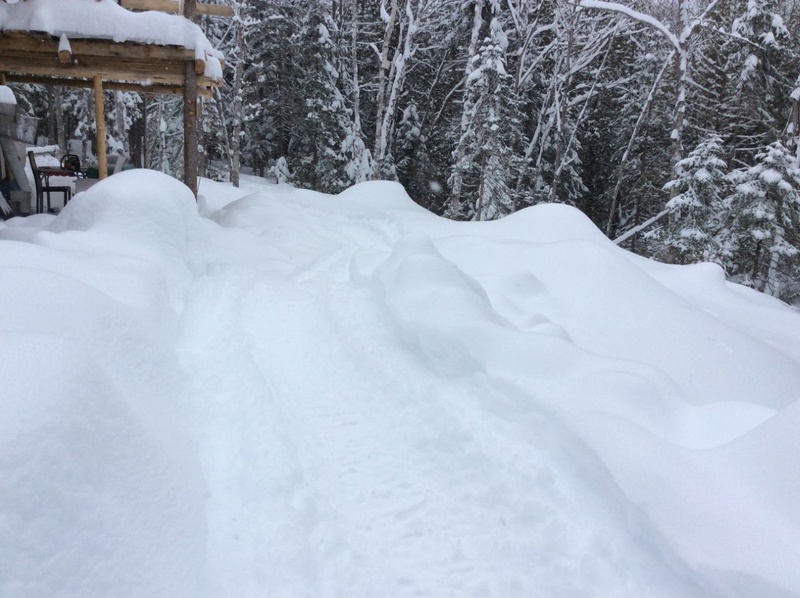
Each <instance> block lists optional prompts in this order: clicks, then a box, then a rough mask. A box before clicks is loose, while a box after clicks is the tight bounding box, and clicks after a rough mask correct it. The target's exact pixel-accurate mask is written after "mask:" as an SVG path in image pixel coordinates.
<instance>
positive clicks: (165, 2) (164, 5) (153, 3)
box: [120, 0, 233, 17]
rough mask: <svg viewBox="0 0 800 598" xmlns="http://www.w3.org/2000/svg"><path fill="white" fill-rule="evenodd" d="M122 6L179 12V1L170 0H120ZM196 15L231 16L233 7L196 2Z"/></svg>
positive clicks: (129, 8)
mask: <svg viewBox="0 0 800 598" xmlns="http://www.w3.org/2000/svg"><path fill="white" fill-rule="evenodd" d="M120 6H122V8H127V9H128V10H157V11H159V12H166V13H171V14H180V3H179V2H174V1H172V0H122V1H121V2H120ZM196 10H197V13H196V14H198V15H208V16H212V17H232V16H233V9H232V8H231V7H230V6H227V5H225V4H202V3H198V4H197V9H196Z"/></svg>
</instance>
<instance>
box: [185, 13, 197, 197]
mask: <svg viewBox="0 0 800 598" xmlns="http://www.w3.org/2000/svg"><path fill="white" fill-rule="evenodd" d="M196 9H197V3H196V0H184V2H183V16H184V17H186V18H187V19H188V20H190V21H194V17H195V15H196ZM184 72H185V74H184V80H183V182H184V183H185V184H186V186H187V187H189V189H191V190H192V193H194V196H195V197H197V163H198V160H197V73H196V72H195V64H194V61H193V60H191V61H187V62H186V64H185V69H184Z"/></svg>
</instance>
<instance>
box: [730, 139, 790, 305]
mask: <svg viewBox="0 0 800 598" xmlns="http://www.w3.org/2000/svg"><path fill="white" fill-rule="evenodd" d="M757 161H758V162H757V164H756V165H755V166H753V167H751V168H747V169H743V170H741V171H738V172H736V173H735V175H734V177H733V180H734V181H735V182H736V183H737V184H736V189H735V192H734V194H733V195H732V197H731V199H730V202H731V205H732V209H733V211H734V214H736V215H737V217H736V220H735V223H734V229H733V232H734V235H735V237H736V240H737V247H736V255H735V263H736V266H737V272H736V273H735V274H736V275H737V278H738V279H739V280H740V281H741V282H742V283H744V284H746V285H748V286H752V287H754V288H756V289H758V290H760V291H764V292H766V293H769V294H771V295H774V296H776V297H780V298H782V299H786V300H790V299H792V298H794V297H796V296H797V295H798V293H800V284H799V283H798V281H800V168H798V167H797V164H796V161H795V158H794V156H793V155H792V154H791V152H790V151H789V150H788V149H787V148H786V147H785V146H784V145H783V144H782V143H781V142H779V141H776V142H774V143H772V144H771V145H769V147H767V148H766V150H765V151H763V152H761V153H759V154H758V155H757Z"/></svg>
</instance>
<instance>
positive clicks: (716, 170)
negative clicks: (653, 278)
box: [660, 135, 731, 266]
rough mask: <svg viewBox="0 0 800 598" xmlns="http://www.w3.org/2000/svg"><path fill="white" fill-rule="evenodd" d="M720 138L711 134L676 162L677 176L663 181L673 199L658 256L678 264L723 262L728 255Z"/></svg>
mask: <svg viewBox="0 0 800 598" xmlns="http://www.w3.org/2000/svg"><path fill="white" fill-rule="evenodd" d="M723 152H724V147H723V141H722V138H721V137H720V136H719V135H711V136H709V137H708V138H706V139H704V140H703V141H702V142H701V143H700V144H698V146H697V147H695V148H694V149H693V150H692V151H691V153H690V154H689V156H688V157H687V158H684V159H683V160H681V161H680V162H678V165H677V166H678V168H677V175H678V176H677V178H675V179H673V180H671V181H670V182H669V183H667V184H666V185H665V190H666V191H668V192H670V194H671V195H672V199H671V200H670V201H669V202H668V203H667V208H668V209H670V210H672V213H671V215H670V221H669V223H668V224H667V225H666V227H665V228H664V230H663V231H662V235H663V248H662V249H661V251H660V257H661V259H664V260H665V261H669V262H675V263H680V264H692V263H696V262H700V261H713V262H717V263H719V264H720V265H722V266H726V258H728V257H729V256H730V251H731V248H730V244H729V239H728V229H727V223H728V209H727V204H726V202H724V199H725V198H727V197H728V195H729V181H728V173H727V163H726V162H725V160H723V159H722V157H721V156H722V155H723Z"/></svg>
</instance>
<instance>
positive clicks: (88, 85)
mask: <svg viewBox="0 0 800 598" xmlns="http://www.w3.org/2000/svg"><path fill="white" fill-rule="evenodd" d="M2 80H3V73H0V81H2ZM6 80H7V81H8V82H9V83H29V84H32V85H56V86H57V85H61V86H63V87H77V88H81V89H92V88H93V87H94V81H93V80H90V79H67V78H63V77H41V76H35V75H19V74H13V73H12V74H9V75H8V77H7V78H6ZM0 85H5V84H4V83H0ZM103 89H108V90H110V91H132V92H136V93H144V94H152V95H180V96H182V95H183V85H148V86H144V85H139V84H137V83H125V82H120V81H104V82H103ZM212 90H213V88H212V87H203V83H202V81H199V82H198V89H197V93H198V95H200V96H201V97H204V98H208V97H211V95H212Z"/></svg>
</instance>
